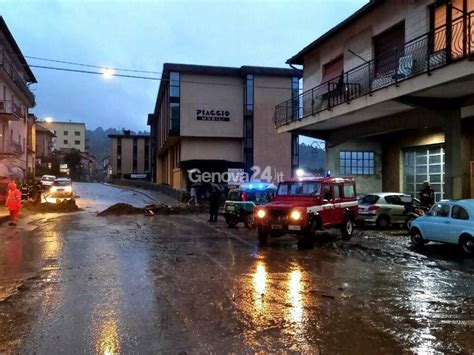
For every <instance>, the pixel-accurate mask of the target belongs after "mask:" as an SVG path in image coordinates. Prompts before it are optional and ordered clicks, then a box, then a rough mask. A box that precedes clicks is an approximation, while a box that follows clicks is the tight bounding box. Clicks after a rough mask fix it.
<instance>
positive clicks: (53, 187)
mask: <svg viewBox="0 0 474 355" xmlns="http://www.w3.org/2000/svg"><path fill="white" fill-rule="evenodd" d="M57 190H58V188H57V187H56V186H51V189H50V190H49V191H51V192H56V191H57Z"/></svg>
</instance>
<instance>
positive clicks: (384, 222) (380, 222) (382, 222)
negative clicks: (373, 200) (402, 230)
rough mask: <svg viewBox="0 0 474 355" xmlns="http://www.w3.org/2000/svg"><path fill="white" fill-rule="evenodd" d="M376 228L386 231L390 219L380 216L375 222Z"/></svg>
mask: <svg viewBox="0 0 474 355" xmlns="http://www.w3.org/2000/svg"><path fill="white" fill-rule="evenodd" d="M375 224H376V225H377V227H379V228H382V229H386V228H388V227H389V226H390V217H389V216H386V215H382V216H380V217H379V218H377V222H375Z"/></svg>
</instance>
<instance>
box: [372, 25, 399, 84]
mask: <svg viewBox="0 0 474 355" xmlns="http://www.w3.org/2000/svg"><path fill="white" fill-rule="evenodd" d="M373 43H374V57H375V75H376V76H378V75H382V74H387V73H392V72H393V71H395V70H396V69H397V68H398V65H399V59H400V57H402V56H403V50H404V48H405V22H403V21H402V22H400V23H398V24H397V25H395V26H393V27H391V28H389V29H388V30H386V31H384V32H383V33H381V34H379V35H377V36H376V37H374V40H373Z"/></svg>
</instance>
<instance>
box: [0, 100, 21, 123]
mask: <svg viewBox="0 0 474 355" xmlns="http://www.w3.org/2000/svg"><path fill="white" fill-rule="evenodd" d="M1 113H8V114H12V115H14V116H15V117H16V118H21V119H22V118H25V117H26V112H25V113H23V112H22V111H21V107H20V106H19V105H17V104H15V103H14V102H12V101H0V114H1Z"/></svg>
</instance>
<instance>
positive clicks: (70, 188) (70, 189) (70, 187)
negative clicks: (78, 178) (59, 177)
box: [64, 186, 72, 192]
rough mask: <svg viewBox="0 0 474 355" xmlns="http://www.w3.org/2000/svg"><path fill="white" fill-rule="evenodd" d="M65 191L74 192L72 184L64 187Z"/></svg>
mask: <svg viewBox="0 0 474 355" xmlns="http://www.w3.org/2000/svg"><path fill="white" fill-rule="evenodd" d="M64 191H66V192H72V186H66V187H65V188H64Z"/></svg>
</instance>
